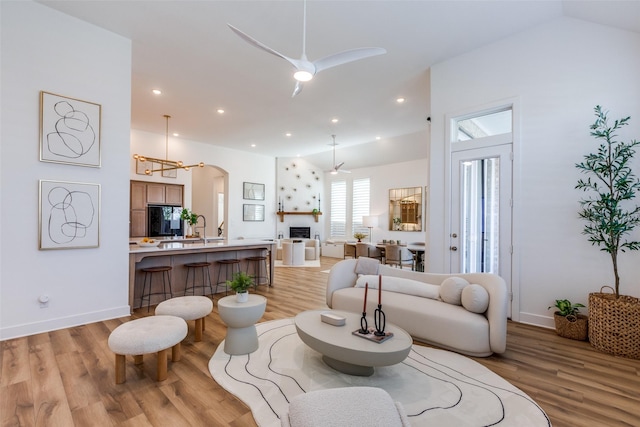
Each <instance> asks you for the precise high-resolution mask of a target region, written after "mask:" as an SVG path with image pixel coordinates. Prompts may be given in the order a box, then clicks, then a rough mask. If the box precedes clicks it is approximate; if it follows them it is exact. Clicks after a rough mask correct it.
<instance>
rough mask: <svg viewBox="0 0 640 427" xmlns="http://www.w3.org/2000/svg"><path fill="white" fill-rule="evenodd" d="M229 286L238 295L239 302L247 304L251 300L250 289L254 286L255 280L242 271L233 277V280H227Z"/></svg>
mask: <svg viewBox="0 0 640 427" xmlns="http://www.w3.org/2000/svg"><path fill="white" fill-rule="evenodd" d="M227 286H228V287H230V288H231V289H232V290H233V291H235V293H236V300H237V301H238V302H247V301H248V300H249V288H250V287H251V286H253V279H252V278H251V276H249V275H248V274H246V273H243V272H242V271H240V272H238V273H236V274H234V275H233V280H227Z"/></svg>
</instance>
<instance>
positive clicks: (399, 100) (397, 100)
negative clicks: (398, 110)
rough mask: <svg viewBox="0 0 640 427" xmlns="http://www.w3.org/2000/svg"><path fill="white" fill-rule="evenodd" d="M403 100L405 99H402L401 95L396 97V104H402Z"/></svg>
mask: <svg viewBox="0 0 640 427" xmlns="http://www.w3.org/2000/svg"><path fill="white" fill-rule="evenodd" d="M404 101H405V99H404V98H402V97H400V98H397V99H396V102H397V103H398V104H402V103H403V102H404Z"/></svg>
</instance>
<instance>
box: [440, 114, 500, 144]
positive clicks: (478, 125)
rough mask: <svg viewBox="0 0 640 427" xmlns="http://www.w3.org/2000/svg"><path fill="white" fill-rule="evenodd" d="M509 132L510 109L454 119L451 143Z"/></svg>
mask: <svg viewBox="0 0 640 427" xmlns="http://www.w3.org/2000/svg"><path fill="white" fill-rule="evenodd" d="M511 130H512V118H511V107H509V108H508V109H506V110H498V111H490V112H483V113H482V114H481V115H476V116H471V117H469V116H467V117H459V118H457V119H455V120H454V121H453V132H452V137H453V138H452V142H456V141H468V140H470V139H478V138H484V137H486V136H495V135H502V134H506V133H511Z"/></svg>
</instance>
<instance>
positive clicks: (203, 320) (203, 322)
mask: <svg viewBox="0 0 640 427" xmlns="http://www.w3.org/2000/svg"><path fill="white" fill-rule="evenodd" d="M205 320H207V317H206V316H205V317H203V318H202V330H203V331H204V324H205V323H206V322H205Z"/></svg>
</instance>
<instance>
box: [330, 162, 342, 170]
mask: <svg viewBox="0 0 640 427" xmlns="http://www.w3.org/2000/svg"><path fill="white" fill-rule="evenodd" d="M342 165H344V162H342V163H338V164H337V165H335V166H334V167H333V168H334V169H335V170H338V169H340V168H341V167H342Z"/></svg>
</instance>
